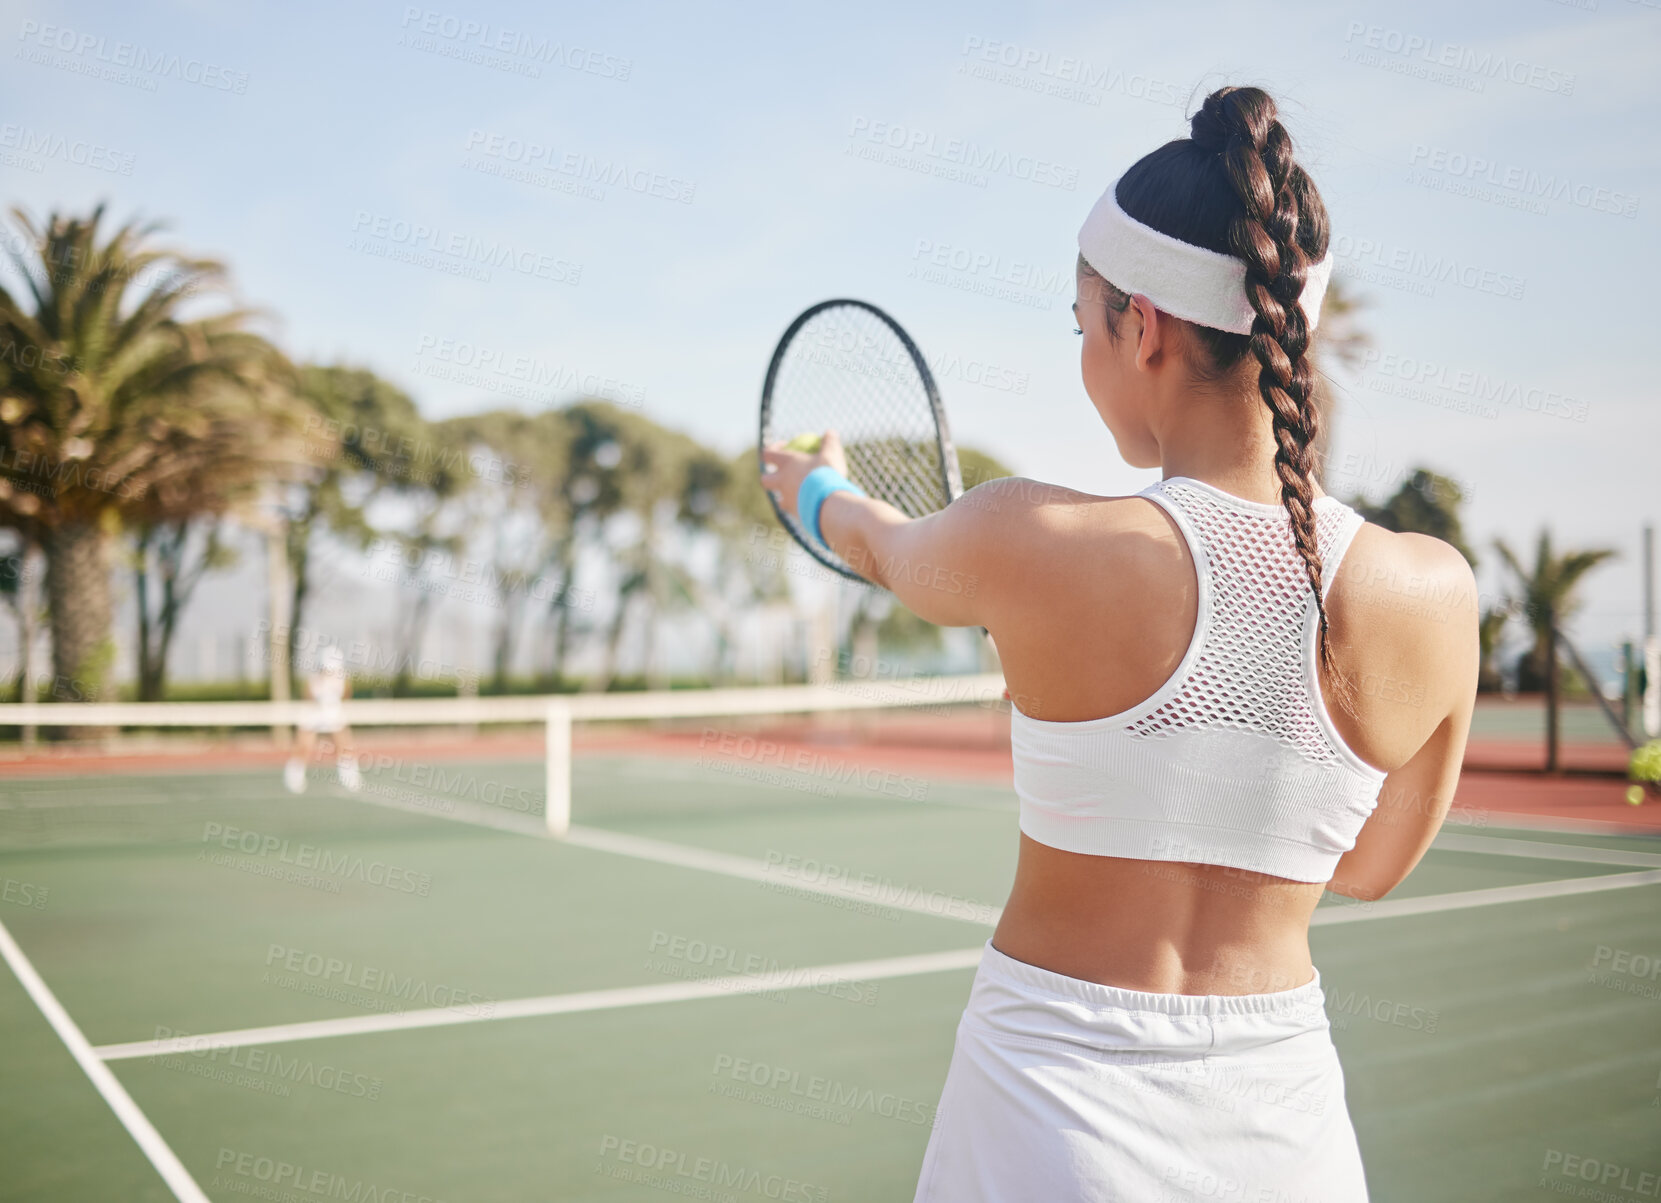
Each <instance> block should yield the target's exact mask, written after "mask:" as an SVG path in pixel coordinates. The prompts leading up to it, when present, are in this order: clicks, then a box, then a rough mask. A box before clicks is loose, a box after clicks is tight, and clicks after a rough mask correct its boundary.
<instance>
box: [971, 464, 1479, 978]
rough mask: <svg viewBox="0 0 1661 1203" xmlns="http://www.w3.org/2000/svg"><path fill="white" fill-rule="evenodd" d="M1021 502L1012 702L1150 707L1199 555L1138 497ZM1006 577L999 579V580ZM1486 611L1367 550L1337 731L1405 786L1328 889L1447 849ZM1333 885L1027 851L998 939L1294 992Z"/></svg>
mask: <svg viewBox="0 0 1661 1203" xmlns="http://www.w3.org/2000/svg"><path fill="white" fill-rule="evenodd" d="M1024 484H1025V485H1027V486H1029V487H1027V488H1021V487H1019V486H1015V485H1011V486H1005V487H1004V490H1003V492H1004V494H1005V495H1006V496H1007V498H1008V499H1009V500H1010V502H1011V504H1010V505H1009V506H1007V507H1005V506H1002V505H1000V506H999V509H1000V515H999V517H1000V521H999V525H1000V526H1003V527H1006V528H1007V529H1006V530H1005V532H1004V534H1003V537H1002V538H1000V539H999V544H1000V546H1001V547H1002V548H1003V549H1004V551H1005V553H1006V554H1005V555H1004V556H1002V557H1000V558H1001V559H1004V560H1006V561H1007V569H1006V572H1007V578H1008V580H1009V581H1010V582H1020V588H1019V589H1011V588H1007V587H1006V588H1004V589H1001V590H999V593H1000V594H1001V595H1002V600H1001V601H1000V602H999V603H998V604H997V605H996V606H995V607H994V612H993V613H992V614H991V615H990V617H989V619H988V622H987V626H988V629H989V630H990V631H991V634H992V637H993V639H994V641H995V642H996V644H997V647H998V652H999V655H1000V658H1001V659H1002V662H1003V669H1004V677H1005V680H1006V681H1007V683H1008V685H1009V690H1010V695H1011V700H1012V702H1013V703H1014V705H1016V706H1017V707H1018V708H1020V709H1021V710H1022V711H1023V713H1025V714H1027V715H1029V716H1031V717H1033V718H1038V719H1044V720H1047V721H1051V722H1074V721H1080V720H1085V719H1092V718H1097V717H1100V716H1103V715H1109V714H1117V713H1120V712H1121V711H1124V710H1128V709H1131V708H1132V707H1134V706H1136V705H1137V704H1138V703H1140V702H1141V701H1143V700H1145V699H1147V698H1149V697H1151V696H1152V695H1153V694H1154V693H1155V692H1156V691H1157V690H1158V689H1159V688H1160V686H1161V685H1163V684H1164V683H1165V682H1166V680H1167V679H1168V678H1169V677H1170V676H1171V675H1172V673H1173V672H1175V671H1176V669H1177V667H1178V665H1179V664H1180V662H1181V661H1182V659H1183V656H1184V653H1185V652H1186V651H1187V649H1188V646H1189V643H1190V641H1191V639H1192V637H1193V632H1194V624H1195V620H1196V615H1197V613H1198V592H1197V583H1196V577H1195V568H1194V563H1193V559H1192V556H1191V555H1190V553H1189V551H1188V548H1187V545H1186V544H1185V543H1184V541H1183V539H1182V537H1181V535H1180V533H1179V532H1178V530H1177V528H1176V526H1175V524H1174V522H1173V521H1172V520H1171V518H1170V517H1169V516H1168V515H1167V514H1166V512H1165V511H1164V510H1162V509H1161V508H1160V507H1158V506H1157V505H1155V504H1154V503H1152V502H1150V501H1148V500H1147V499H1145V498H1140V497H1113V498H1108V497H1092V496H1089V495H1086V494H1081V493H1072V492H1070V491H1067V490H1061V489H1054V488H1049V487H1047V486H1046V487H1044V488H1043V489H1041V490H1040V489H1037V488H1035V487H1030V486H1031V485H1032V482H1024ZM1002 575H1005V573H1003V572H1000V576H1002ZM1476 605H1477V599H1476V597H1475V586H1474V581H1473V579H1472V577H1471V574H1470V569H1469V566H1468V565H1467V564H1466V563H1465V561H1464V559H1463V558H1462V557H1461V556H1459V554H1458V552H1456V551H1455V550H1454V549H1453V548H1452V547H1450V546H1449V545H1448V544H1446V543H1443V542H1442V541H1440V540H1437V539H1432V538H1429V537H1426V536H1423V535H1414V534H1398V533H1394V532H1391V531H1387V530H1384V529H1383V528H1381V527H1378V526H1376V525H1373V524H1370V523H1369V524H1366V525H1364V526H1363V527H1362V528H1361V530H1360V531H1359V532H1358V533H1357V534H1356V536H1355V538H1354V540H1353V542H1352V543H1351V545H1350V548H1349V550H1348V552H1347V554H1346V555H1345V557H1344V560H1343V562H1342V565H1341V568H1340V570H1339V572H1338V575H1337V577H1336V579H1335V580H1334V581H1333V583H1332V586H1331V591H1330V593H1329V594H1328V596H1327V609H1328V615H1329V624H1330V630H1329V634H1330V637H1331V641H1332V648H1333V653H1334V659H1335V662H1336V663H1337V665H1338V667H1339V669H1340V670H1341V671H1342V672H1343V673H1344V675H1345V677H1346V678H1347V679H1348V681H1349V683H1350V693H1351V706H1352V707H1353V713H1352V711H1351V709H1346V707H1345V706H1343V705H1341V704H1340V703H1339V701H1338V696H1339V695H1338V690H1337V688H1336V687H1335V685H1334V683H1333V682H1332V681H1330V680H1328V679H1326V678H1325V677H1324V676H1323V681H1322V694H1323V698H1324V699H1325V701H1326V705H1327V709H1328V711H1329V713H1330V714H1331V717H1332V720H1333V724H1334V726H1335V727H1336V728H1337V730H1338V732H1339V734H1340V735H1341V736H1342V737H1343V738H1344V740H1345V742H1346V743H1347V744H1348V745H1349V746H1350V748H1351V749H1352V750H1353V751H1354V752H1355V753H1356V754H1357V755H1358V756H1360V758H1361V759H1362V760H1364V761H1366V762H1367V763H1368V764H1370V765H1373V766H1375V767H1376V768H1378V769H1381V770H1384V771H1386V772H1388V773H1389V774H1390V776H1389V778H1388V779H1387V780H1386V782H1385V786H1384V789H1383V790H1382V791H1381V793H1380V799H1379V806H1378V810H1377V811H1375V813H1374V816H1373V818H1372V819H1370V820H1369V821H1368V824H1367V826H1366V827H1364V828H1363V830H1362V833H1361V836H1360V838H1359V839H1358V840H1357V844H1356V847H1355V849H1354V850H1352V851H1351V852H1350V853H1348V854H1346V855H1345V857H1344V858H1343V859H1342V860H1341V861H1340V863H1339V867H1338V870H1337V872H1336V873H1335V876H1334V879H1333V881H1332V883H1331V888H1332V889H1333V890H1335V891H1337V892H1340V893H1346V894H1352V895H1355V896H1358V897H1376V896H1378V895H1380V894H1382V893H1384V892H1386V891H1387V890H1388V889H1390V888H1391V887H1393V886H1394V885H1395V884H1396V883H1397V882H1398V881H1399V880H1400V879H1401V877H1404V876H1405V875H1406V873H1407V872H1408V871H1409V870H1410V869H1411V868H1412V865H1413V864H1414V863H1416V862H1417V860H1418V858H1419V856H1420V855H1422V853H1423V850H1424V846H1425V845H1428V843H1429V840H1430V838H1432V837H1433V836H1434V832H1435V827H1436V825H1437V824H1438V823H1439V822H1440V819H1441V817H1442V815H1443V814H1445V812H1446V807H1447V805H1448V803H1449V802H1451V793H1452V788H1453V785H1454V783H1455V782H1456V781H1457V777H1458V766H1459V760H1460V757H1461V756H1462V753H1463V747H1464V738H1465V733H1466V731H1467V730H1468V725H1469V698H1470V695H1471V694H1472V693H1474V679H1475V663H1474V660H1473V656H1474V651H1475V646H1476V640H1475V636H1474V628H1475V613H1476ZM1322 892H1323V886H1322V885H1321V884H1319V883H1314V884H1312V883H1307V882H1294V881H1289V880H1287V879H1284V878H1277V877H1271V876H1268V875H1265V874H1261V873H1253V872H1249V871H1245V870H1239V869H1232V868H1227V867H1224V866H1218V865H1203V864H1190V863H1185V862H1177V861H1157V862H1156V861H1142V860H1128V859H1122V858H1116V857H1103V856H1088V855H1082V854H1078V853H1072V852H1064V851H1060V850H1058V849H1054V848H1049V847H1046V846H1045V845H1042V844H1039V843H1037V842H1035V841H1033V840H1031V839H1028V838H1026V837H1025V836H1023V837H1022V840H1021V852H1020V862H1019V867H1018V870H1017V875H1016V881H1015V886H1014V889H1013V891H1012V893H1011V896H1010V900H1009V904H1008V906H1007V907H1006V909H1005V912H1004V917H1003V920H1002V922H1001V923H1000V925H999V927H998V930H997V932H996V934H995V935H994V937H993V943H994V945H995V946H996V947H997V948H998V949H999V950H1000V951H1002V952H1004V953H1005V954H1006V955H1009V956H1012V957H1014V958H1016V959H1017V960H1025V961H1028V962H1029V963H1033V964H1038V965H1042V966H1043V967H1045V968H1048V969H1052V970H1054V971H1056V972H1059V973H1064V974H1067V975H1068V976H1071V977H1079V978H1084V979H1086V980H1091V981H1100V982H1106V983H1108V984H1111V985H1117V986H1123V987H1126V988H1129V989H1136V990H1146V991H1152V992H1158V993H1183V994H1242V993H1261V992H1265V991H1270V990H1279V989H1289V988H1291V987H1293V986H1297V985H1301V984H1302V983H1304V982H1306V981H1308V980H1309V979H1310V976H1311V974H1312V969H1311V967H1310V961H1309V950H1308V940H1307V930H1308V923H1309V917H1310V915H1311V914H1312V913H1313V910H1314V908H1315V905H1316V903H1317V902H1318V901H1319V900H1320V897H1321V894H1322Z"/></svg>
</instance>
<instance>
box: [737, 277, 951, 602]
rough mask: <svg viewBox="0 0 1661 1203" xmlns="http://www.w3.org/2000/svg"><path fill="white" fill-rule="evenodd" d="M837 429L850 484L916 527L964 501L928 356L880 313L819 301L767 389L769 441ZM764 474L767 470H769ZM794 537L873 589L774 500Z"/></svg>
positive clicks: (794, 332) (789, 334) (782, 350)
mask: <svg viewBox="0 0 1661 1203" xmlns="http://www.w3.org/2000/svg"><path fill="white" fill-rule="evenodd" d="M826 430H834V431H836V433H837V434H838V435H840V436H841V438H842V447H843V450H844V451H845V452H846V453H847V458H848V477H849V479H851V480H852V481H853V482H854V483H855V484H857V485H859V487H860V488H862V489H864V490H865V491H866V493H868V494H870V495H871V496H872V497H876V498H879V499H880V500H882V501H886V502H887V503H888V504H889V505H891V506H893V507H894V508H895V509H897V510H899V511H900V512H901V513H902V514H905V515H906V516H908V517H911V518H921V517H923V516H924V515H926V514H932V513H934V512H935V511H937V510H943V509H945V508H946V507H947V506H948V505H950V504H951V503H952V501H953V500H955V499H956V498H957V497H958V496H960V495H961V494H962V492H963V477H962V474H961V473H960V472H959V470H958V466H957V451H956V449H955V448H954V447H953V446H952V434H951V429H950V427H948V426H947V424H946V411H945V408H944V407H943V406H942V405H941V404H940V390H939V389H938V388H936V387H935V384H934V376H933V374H932V373H930V371H929V365H928V364H927V363H926V362H924V360H923V353H922V352H921V351H919V350H918V349H917V344H916V343H914V342H912V341H911V336H910V335H909V334H907V333H906V332H905V330H904V329H902V328H901V326H900V323H898V322H896V321H895V320H894V319H893V318H891V317H889V316H888V315H887V314H886V313H884V312H883V311H882V310H880V309H878V308H877V307H876V306H875V305H872V304H869V303H867V302H865V301H852V300H846V299H840V300H833V301H820V302H819V303H818V304H817V305H814V306H812V307H811V308H809V309H807V310H804V311H803V312H802V313H801V314H800V315H799V316H798V317H797V318H796V320H795V321H793V322H791V323H790V327H789V329H787V330H786V331H785V332H784V337H783V338H781V339H779V345H778V347H777V348H775V349H774V351H773V360H772V362H771V363H769V364H768V365H767V381H766V383H765V384H764V385H763V386H762V389H761V442H760V445H759V446H758V447H757V448H756V456H757V460H758V461H759V460H760V455H761V448H762V447H765V446H767V445H768V444H769V443H782V442H788V441H789V440H791V439H793V438H796V437H797V436H799V435H803V434H814V435H817V434H820V433H822V432H823V431H826ZM762 472H763V474H764V475H765V473H766V465H765V464H762ZM767 497H768V500H769V501H771V502H772V504H773V512H774V513H775V514H777V515H778V519H779V522H780V523H782V524H783V525H784V528H785V529H786V530H787V531H789V532H790V534H791V536H792V537H793V538H794V539H795V540H796V542H798V543H800V544H801V545H802V547H803V548H804V549H805V550H806V551H807V553H808V554H809V555H811V556H812V557H813V558H814V559H816V560H818V561H819V563H821V564H823V565H824V566H825V567H826V568H829V569H831V570H832V571H833V572H839V573H841V574H842V575H843V576H846V577H848V578H850V579H852V580H856V581H860V582H862V583H867V584H868V583H869V582H867V581H865V578H864V577H862V576H860V575H859V573H857V572H855V571H854V570H853V569H852V568H850V567H848V565H847V564H845V563H843V561H842V559H841V557H840V556H838V555H837V554H836V553H835V552H833V551H831V550H830V549H829V548H828V547H825V546H824V545H823V544H821V543H819V542H818V541H817V540H815V539H814V538H813V536H812V535H810V534H808V533H807V529H806V528H805V527H804V526H803V525H802V524H801V523H800V522H798V521H797V520H796V519H795V518H793V517H792V516H791V515H789V514H787V513H785V511H784V510H783V509H781V508H780V506H779V503H778V499H777V498H775V497H774V496H773V495H772V494H771V493H768V495H767Z"/></svg>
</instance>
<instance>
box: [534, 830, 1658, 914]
mask: <svg viewBox="0 0 1661 1203" xmlns="http://www.w3.org/2000/svg"><path fill="white" fill-rule="evenodd" d="M564 840H565V842H566V843H569V844H576V845H578V846H579V847H583V848H591V849H593V850H595V851H597V852H611V853H615V854H616V855H618V856H630V857H634V858H635V859H637V860H648V861H655V862H657V863H658V864H664V865H678V866H679V867H681V868H684V869H700V870H703V871H704V872H707V873H720V874H722V875H724V876H727V877H737V878H741V879H743V880H745V881H759V882H764V883H766V884H768V885H775V886H778V887H780V888H781V889H790V890H801V891H803V892H806V893H812V894H825V895H830V896H833V897H837V898H851V899H855V900H857V901H860V902H869V903H871V904H873V905H875V906H881V907H888V908H890V909H893V910H901V911H911V912H914V913H915V914H919V915H929V916H932V917H933V918H936V919H961V920H963V921H965V922H969V923H981V924H984V925H985V926H987V927H995V926H997V923H998V917H999V916H1000V915H1001V914H1002V913H1003V911H1002V908H1000V907H995V906H991V905H989V904H986V903H975V902H968V901H965V900H963V899H959V898H952V897H949V896H946V895H943V894H939V893H925V892H923V891H921V890H915V889H910V888H908V889H906V890H905V891H904V893H903V895H902V896H895V895H894V893H893V891H891V890H883V889H875V890H873V889H862V888H860V887H858V886H854V885H849V884H846V883H843V882H838V881H798V880H793V879H792V878H790V877H789V875H787V874H785V873H783V872H779V871H778V870H777V866H772V865H768V864H766V863H765V862H763V861H758V860H752V859H751V858H749V857H746V856H734V855H732V854H730V853H726V852H712V851H710V850H709V849H707V848H693V847H689V846H688V845H685V844H672V843H670V842H668V841H667V840H654V839H649V838H647V837H645V836H638V835H625V834H623V833H622V832H617V831H605V830H602V829H600V828H597V827H572V828H571V829H570V830H569V831H568V832H566V834H565V836H564ZM1431 848H1432V849H1433V850H1436V849H1440V850H1442V851H1446V852H1482V853H1489V854H1492V855H1496V856H1526V857H1530V858H1532V859H1535V860H1559V861H1570V862H1578V863H1586V864H1598V865H1630V866H1633V867H1635V868H1661V855H1657V854H1655V853H1650V852H1626V851H1622V850H1618V849H1612V848H1583V847H1580V846H1578V845H1573V844H1551V843H1545V842H1543V841H1541V842H1536V841H1533V840H1510V839H1500V838H1498V837H1494V836H1483V835H1463V834H1455V833H1452V832H1449V833H1446V834H1443V835H1440V836H1438V837H1437V839H1436V842H1435V843H1434V844H1432V845H1431ZM1617 876H1619V875H1617ZM1540 884H1541V885H1544V886H1547V887H1551V886H1553V885H1555V884H1556V883H1553V882H1544V883H1540ZM1633 884H1638V883H1633ZM1505 888H1507V889H1511V888H1526V887H1505ZM1608 888H1610V889H1616V888H1619V887H1616V886H1610V887H1608ZM1484 893H1485V891H1482V890H1475V891H1466V892H1464V893H1459V894H1439V895H1435V897H1438V898H1445V899H1455V898H1461V897H1467V896H1469V897H1473V898H1476V897H1481V896H1482V895H1484ZM885 895H887V896H885ZM1540 896H1541V897H1550V896H1551V895H1550V894H1542V895H1540ZM1402 901H1410V900H1402ZM1394 905H1397V903H1395V902H1390V903H1386V902H1374V903H1357V904H1354V905H1353V906H1351V905H1348V904H1346V905H1345V906H1344V907H1343V908H1342V909H1344V910H1345V911H1360V910H1368V909H1371V908H1375V907H1388V906H1394ZM1468 905H1470V906H1483V905H1486V904H1485V903H1483V902H1480V901H1476V902H1471V903H1469V904H1468ZM1444 909H1447V910H1455V909H1458V908H1457V907H1455V906H1452V905H1450V906H1448V907H1446V908H1444ZM1328 913H1329V911H1327V910H1326V909H1322V910H1319V911H1317V912H1316V913H1315V914H1316V918H1315V920H1314V922H1316V923H1339V922H1346V920H1339V919H1323V918H1321V916H1322V915H1326V914H1328ZM1414 913H1418V912H1414Z"/></svg>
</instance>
